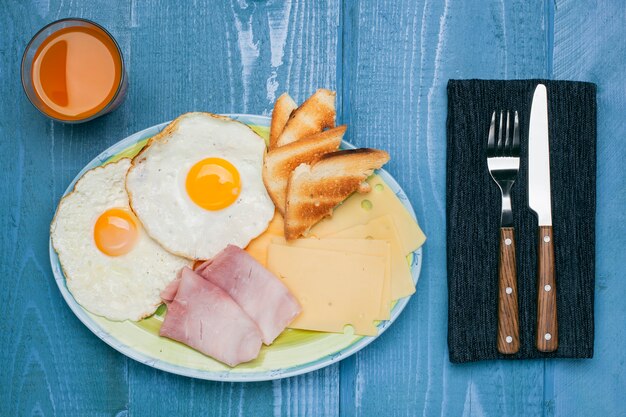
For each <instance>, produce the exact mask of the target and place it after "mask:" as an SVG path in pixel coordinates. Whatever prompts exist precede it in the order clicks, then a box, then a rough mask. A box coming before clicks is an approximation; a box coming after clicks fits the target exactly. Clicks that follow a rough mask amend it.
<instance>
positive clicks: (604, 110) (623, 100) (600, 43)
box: [546, 1, 626, 416]
mask: <svg viewBox="0 0 626 417" xmlns="http://www.w3.org/2000/svg"><path fill="white" fill-rule="evenodd" d="M625 22H626V4H625V3H624V2H609V1H604V2H592V1H557V2H555V7H554V53H553V60H554V61H553V70H554V77H555V78H559V79H572V80H581V81H591V82H594V83H596V84H597V85H598V92H597V102H598V135H597V161H598V168H597V207H598V209H597V214H596V216H597V217H596V237H597V240H596V293H595V324H596V328H595V336H596V338H595V349H594V350H595V352H594V358H593V359H591V360H583V361H555V362H554V363H552V364H550V367H549V368H547V369H546V371H547V372H546V400H547V401H549V403H550V405H551V410H550V411H551V413H553V414H554V415H563V416H588V415H598V416H600V415H606V416H608V415H613V416H626V403H625V402H624V397H625V394H626V351H625V350H624V349H623V345H624V341H625V340H626V326H624V320H623V317H626V304H624V302H623V295H624V293H626V281H625V280H624V266H623V261H622V259H623V253H624V249H623V248H624V245H625V244H626V238H624V233H623V228H620V227H615V225H623V224H624V223H625V222H626V215H625V214H624V207H625V206H626V194H625V193H624V190H625V189H626V177H625V176H624V168H623V166H624V158H626V148H625V147H624V134H625V133H626V121H625V120H624V110H625V109H626V83H625V82H624V80H625V79H626V70H625V69H624V68H625V66H626V44H625V43H624V38H625V37H626V29H625V26H624V23H625Z"/></svg>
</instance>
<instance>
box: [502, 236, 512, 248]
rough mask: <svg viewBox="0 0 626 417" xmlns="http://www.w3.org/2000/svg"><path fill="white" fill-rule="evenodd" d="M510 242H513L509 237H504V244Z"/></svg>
mask: <svg viewBox="0 0 626 417" xmlns="http://www.w3.org/2000/svg"><path fill="white" fill-rule="evenodd" d="M511 243H513V241H512V240H511V239H509V238H508V237H507V238H506V239H504V244H505V245H507V246H509V245H510V244H511Z"/></svg>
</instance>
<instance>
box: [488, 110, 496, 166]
mask: <svg viewBox="0 0 626 417" xmlns="http://www.w3.org/2000/svg"><path fill="white" fill-rule="evenodd" d="M495 148H496V111H495V110H494V111H493V114H492V115H491V125H490V126H489V140H488V141H487V156H492V155H493V154H494V150H495Z"/></svg>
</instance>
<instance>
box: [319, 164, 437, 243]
mask: <svg viewBox="0 0 626 417" xmlns="http://www.w3.org/2000/svg"><path fill="white" fill-rule="evenodd" d="M367 182H368V183H369V184H370V186H371V188H372V190H371V191H370V192H369V193H366V194H359V193H354V194H352V195H351V196H350V197H348V198H347V199H346V200H345V201H344V202H343V203H342V204H341V205H340V206H338V207H337V208H335V210H334V211H333V215H332V217H327V218H326V219H324V220H322V221H321V222H319V223H318V224H317V225H315V226H314V227H313V228H312V229H311V233H310V234H311V235H312V236H329V235H332V234H334V233H335V232H339V231H341V230H344V229H347V228H349V227H352V226H356V225H359V224H366V223H367V222H369V221H370V220H373V219H375V218H378V217H380V216H384V215H385V214H388V215H390V216H391V218H392V219H393V223H394V225H395V226H396V229H397V230H398V236H399V238H400V247H401V252H402V253H403V254H404V255H408V254H409V253H411V252H413V251H414V250H416V249H417V248H419V247H420V246H422V245H423V244H424V241H425V240H426V236H424V233H423V232H422V230H421V229H420V227H419V226H418V224H417V222H416V221H415V220H414V219H413V217H412V216H411V214H409V212H408V211H407V210H406V208H404V206H403V205H402V202H400V200H399V199H398V197H397V196H396V195H395V193H394V192H393V191H392V190H391V188H390V187H389V186H388V185H387V184H385V182H384V181H383V179H382V178H381V177H380V176H378V175H372V176H371V177H370V178H369V179H368V180H367Z"/></svg>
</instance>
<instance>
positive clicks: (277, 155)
mask: <svg viewBox="0 0 626 417" xmlns="http://www.w3.org/2000/svg"><path fill="white" fill-rule="evenodd" d="M346 128H347V126H346V125H343V126H338V127H335V128H333V129H328V130H325V131H323V132H321V133H317V134H315V135H312V136H309V137H306V138H304V139H300V140H299V141H297V142H292V143H290V144H287V145H285V146H281V147H279V148H276V149H273V150H271V151H270V152H268V153H267V155H265V160H264V162H263V182H264V183H265V188H266V189H267V192H268V194H269V195H270V197H271V198H272V201H274V205H275V206H276V209H277V210H278V211H279V212H280V213H281V214H285V200H286V195H287V183H288V182H289V176H290V175H291V172H292V171H293V170H294V169H295V168H296V167H297V166H298V165H300V164H303V163H306V164H310V163H312V162H314V161H316V160H318V159H319V158H320V157H321V156H322V155H325V154H327V153H329V152H333V151H336V150H337V148H339V145H340V144H341V139H342V138H343V135H344V133H346Z"/></svg>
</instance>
